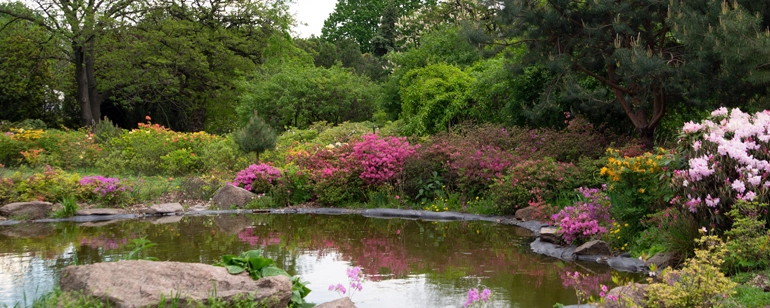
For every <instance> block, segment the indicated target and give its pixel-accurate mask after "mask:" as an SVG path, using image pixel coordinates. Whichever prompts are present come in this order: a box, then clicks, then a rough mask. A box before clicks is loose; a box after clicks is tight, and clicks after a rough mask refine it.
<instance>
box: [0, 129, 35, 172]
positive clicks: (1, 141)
mask: <svg viewBox="0 0 770 308" xmlns="http://www.w3.org/2000/svg"><path fill="white" fill-rule="evenodd" d="M30 148H31V144H30V143H27V142H24V141H20V140H16V139H13V138H12V137H11V136H9V135H6V134H0V164H3V165H5V166H6V167H11V166H18V165H19V164H20V163H21V162H22V161H23V160H24V157H23V156H22V155H21V152H22V151H26V150H28V149H30Z"/></svg>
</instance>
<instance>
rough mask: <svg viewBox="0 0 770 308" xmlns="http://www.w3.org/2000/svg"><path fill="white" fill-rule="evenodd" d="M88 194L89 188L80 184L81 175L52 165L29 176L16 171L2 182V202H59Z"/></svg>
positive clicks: (0, 193)
mask: <svg viewBox="0 0 770 308" xmlns="http://www.w3.org/2000/svg"><path fill="white" fill-rule="evenodd" d="M88 194H89V190H88V189H87V188H84V187H82V186H81V185H80V176H79V175H77V174H75V173H66V172H64V171H62V170H61V169H59V168H52V167H47V168H46V169H45V170H44V171H43V172H38V173H34V174H32V175H29V176H26V175H24V174H22V173H21V172H16V173H14V174H12V175H11V176H10V177H7V178H4V179H2V181H1V182H0V203H11V202H22V201H35V200H41V201H48V202H58V201H60V200H62V199H64V198H74V199H75V200H83V199H85V197H86V196H87V195H88Z"/></svg>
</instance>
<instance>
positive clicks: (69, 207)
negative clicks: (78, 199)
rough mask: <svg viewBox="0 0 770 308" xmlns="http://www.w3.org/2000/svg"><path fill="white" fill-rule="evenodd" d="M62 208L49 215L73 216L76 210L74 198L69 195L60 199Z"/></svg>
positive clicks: (58, 216) (57, 216) (59, 216)
mask: <svg viewBox="0 0 770 308" xmlns="http://www.w3.org/2000/svg"><path fill="white" fill-rule="evenodd" d="M61 205H62V208H61V209H60V210H58V211H56V212H53V214H52V215H51V216H53V217H55V218H65V217H72V216H75V212H77V211H78V205H77V203H75V199H74V198H71V197H65V198H63V199H62V200H61Z"/></svg>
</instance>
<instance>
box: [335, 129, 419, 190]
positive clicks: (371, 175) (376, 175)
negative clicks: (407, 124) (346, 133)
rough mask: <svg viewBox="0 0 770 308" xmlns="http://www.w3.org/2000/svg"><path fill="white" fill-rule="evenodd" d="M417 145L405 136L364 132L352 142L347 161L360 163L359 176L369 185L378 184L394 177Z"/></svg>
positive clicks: (413, 152)
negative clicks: (364, 133)
mask: <svg viewBox="0 0 770 308" xmlns="http://www.w3.org/2000/svg"><path fill="white" fill-rule="evenodd" d="M418 147H419V145H410V144H409V142H408V141H406V138H403V137H402V138H397V137H380V136H378V135H376V134H366V135H364V136H362V137H361V140H360V141H358V142H355V143H354V144H353V153H351V154H350V158H352V159H351V160H348V162H349V163H355V164H360V168H361V174H360V178H361V179H363V180H364V182H366V184H369V185H379V184H383V183H386V182H390V181H393V180H395V179H396V177H397V176H398V175H399V174H400V173H401V170H402V169H403V167H404V161H405V160H406V159H407V158H408V157H410V156H412V155H414V154H415V152H416V149H417V148H418Z"/></svg>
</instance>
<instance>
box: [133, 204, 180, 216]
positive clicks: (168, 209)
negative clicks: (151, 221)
mask: <svg viewBox="0 0 770 308" xmlns="http://www.w3.org/2000/svg"><path fill="white" fill-rule="evenodd" d="M183 211H184V207H182V205H181V204H179V203H178V202H174V203H163V204H155V205H153V206H151V207H149V208H147V209H142V211H141V212H142V213H145V214H151V215H168V214H174V213H179V212H183Z"/></svg>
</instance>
